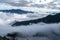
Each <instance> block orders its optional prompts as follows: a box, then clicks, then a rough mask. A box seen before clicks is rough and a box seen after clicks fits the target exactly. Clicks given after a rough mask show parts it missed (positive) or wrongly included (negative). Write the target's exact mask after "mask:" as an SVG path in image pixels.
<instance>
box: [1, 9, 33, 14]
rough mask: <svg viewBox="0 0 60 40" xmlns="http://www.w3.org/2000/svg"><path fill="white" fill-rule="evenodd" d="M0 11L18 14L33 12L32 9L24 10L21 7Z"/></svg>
mask: <svg viewBox="0 0 60 40" xmlns="http://www.w3.org/2000/svg"><path fill="white" fill-rule="evenodd" d="M0 12H6V13H18V14H27V13H34V12H32V11H24V10H21V9H10V10H0Z"/></svg>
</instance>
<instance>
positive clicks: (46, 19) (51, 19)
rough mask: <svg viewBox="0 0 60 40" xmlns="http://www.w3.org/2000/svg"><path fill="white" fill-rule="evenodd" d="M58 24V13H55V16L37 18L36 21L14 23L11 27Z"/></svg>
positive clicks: (59, 19) (59, 15)
mask: <svg viewBox="0 0 60 40" xmlns="http://www.w3.org/2000/svg"><path fill="white" fill-rule="evenodd" d="M40 22H43V23H59V22H60V13H56V14H55V15H48V16H47V17H44V18H39V19H36V20H28V21H21V22H19V21H16V22H15V23H14V24H12V26H20V25H29V24H33V23H35V24H37V23H40Z"/></svg>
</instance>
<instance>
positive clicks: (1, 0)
mask: <svg viewBox="0 0 60 40" xmlns="http://www.w3.org/2000/svg"><path fill="white" fill-rule="evenodd" d="M7 6H9V7H12V6H14V7H22V6H23V7H28V6H29V7H47V8H53V9H54V8H56V9H57V8H58V9H59V8H60V0H0V9H1V8H6V7H7ZM7 8H8V7H7Z"/></svg>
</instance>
